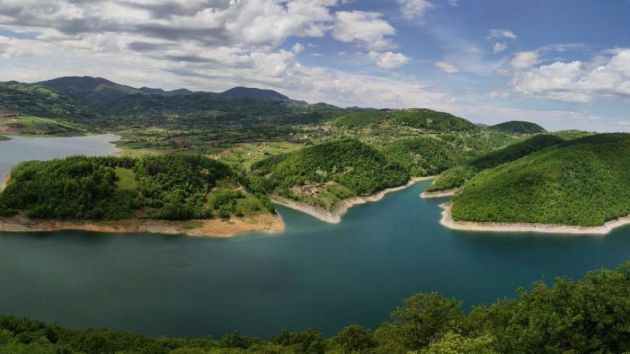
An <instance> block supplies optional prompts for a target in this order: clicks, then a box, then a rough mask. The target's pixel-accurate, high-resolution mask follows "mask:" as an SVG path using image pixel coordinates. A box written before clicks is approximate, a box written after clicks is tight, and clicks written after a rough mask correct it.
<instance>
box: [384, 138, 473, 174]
mask: <svg viewBox="0 0 630 354" xmlns="http://www.w3.org/2000/svg"><path fill="white" fill-rule="evenodd" d="M383 153H384V154H385V155H386V156H387V157H388V158H390V159H391V160H393V161H396V162H398V163H399V164H400V165H401V166H403V167H404V168H405V169H406V170H407V171H409V174H410V175H411V176H415V177H421V176H430V175H435V174H438V173H440V172H442V171H444V170H446V169H447V168H449V167H452V166H454V165H455V164H456V163H458V162H459V161H461V159H462V152H461V151H459V150H458V149H456V148H455V147H454V146H453V145H452V144H450V143H448V142H446V141H444V140H441V139H437V138H434V137H430V136H419V137H416V138H407V139H402V140H398V141H396V142H393V143H391V144H387V145H386V146H385V147H384V149H383Z"/></svg>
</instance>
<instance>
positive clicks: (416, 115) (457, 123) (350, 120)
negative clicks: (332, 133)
mask: <svg viewBox="0 0 630 354" xmlns="http://www.w3.org/2000/svg"><path fill="white" fill-rule="evenodd" d="M333 124H334V125H335V126H337V127H343V128H350V129H352V128H354V129H357V128H359V129H360V128H365V127H374V126H378V125H388V124H389V125H391V124H393V125H401V126H405V127H410V128H415V129H419V130H422V131H426V132H436V133H443V132H453V131H476V130H479V129H480V128H479V127H477V126H476V125H474V124H473V123H471V122H469V121H467V120H466V119H464V118H459V117H456V116H454V115H452V114H450V113H445V112H437V111H433V110H430V109H404V110H393V109H383V110H357V111H352V112H349V113H346V114H344V115H343V116H341V117H339V118H337V119H336V120H335V121H333Z"/></svg>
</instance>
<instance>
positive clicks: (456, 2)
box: [448, 0, 459, 7]
mask: <svg viewBox="0 0 630 354" xmlns="http://www.w3.org/2000/svg"><path fill="white" fill-rule="evenodd" d="M448 4H449V5H451V6H453V7H456V6H458V5H459V0H448Z"/></svg>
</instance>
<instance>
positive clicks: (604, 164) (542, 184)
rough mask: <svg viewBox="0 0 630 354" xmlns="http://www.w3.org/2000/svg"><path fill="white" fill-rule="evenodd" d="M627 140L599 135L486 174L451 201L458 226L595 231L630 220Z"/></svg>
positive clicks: (623, 136) (629, 149)
mask: <svg viewBox="0 0 630 354" xmlns="http://www.w3.org/2000/svg"><path fill="white" fill-rule="evenodd" d="M628 156H630V134H622V133H619V134H597V135H592V136H587V137H583V138H579V139H575V140H571V141H567V142H563V143H560V144H556V145H555V146H551V147H549V148H547V149H543V150H540V151H538V152H535V153H532V154H530V155H527V156H525V157H523V158H521V159H518V160H515V161H513V162H508V163H505V164H502V165H499V166H498V167H495V168H492V169H489V170H486V171H484V172H482V173H480V174H478V175H476V176H475V177H473V178H471V179H470V180H469V181H468V182H466V183H465V184H464V187H463V189H462V192H461V193H460V194H459V195H458V196H457V197H455V198H454V200H453V217H454V218H455V219H456V220H466V221H480V222H511V223H519V222H526V223H543V224H563V225H579V226H598V225H602V224H604V223H605V222H606V221H608V220H612V219H615V218H618V217H621V216H626V215H628V214H630V160H629V159H628V158H627V157H628Z"/></svg>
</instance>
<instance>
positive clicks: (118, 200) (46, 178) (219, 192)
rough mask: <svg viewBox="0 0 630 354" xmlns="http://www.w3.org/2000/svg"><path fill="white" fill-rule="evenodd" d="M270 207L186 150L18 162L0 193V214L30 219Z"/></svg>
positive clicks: (212, 214)
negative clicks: (21, 214)
mask: <svg viewBox="0 0 630 354" xmlns="http://www.w3.org/2000/svg"><path fill="white" fill-rule="evenodd" d="M241 178H242V179H244V177H241ZM271 210H273V208H272V206H271V204H270V202H269V199H268V198H267V197H266V196H264V195H257V196H255V195H253V194H251V193H248V192H247V191H245V190H243V189H242V188H241V187H240V185H239V183H238V180H237V176H236V175H235V174H234V173H233V172H232V171H231V170H230V168H229V167H228V166H226V165H224V164H222V163H220V162H217V161H215V160H211V159H207V158H204V157H199V156H187V155H163V156H145V157H142V158H137V159H132V158H120V157H84V156H75V157H69V158H65V159H56V160H51V161H30V162H24V163H22V164H20V165H18V166H17V167H16V168H14V169H13V170H12V171H11V179H10V181H9V184H8V185H7V187H6V189H5V190H4V191H3V192H2V193H1V194H0V216H5V217H9V216H14V215H16V214H18V213H24V214H26V215H27V216H28V217H30V218H34V219H61V220H63V219H71V220H119V219H132V218H148V219H165V220H188V219H209V218H218V217H221V218H229V217H230V216H245V215H248V216H249V215H252V214H256V213H268V212H270V211H271Z"/></svg>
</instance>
